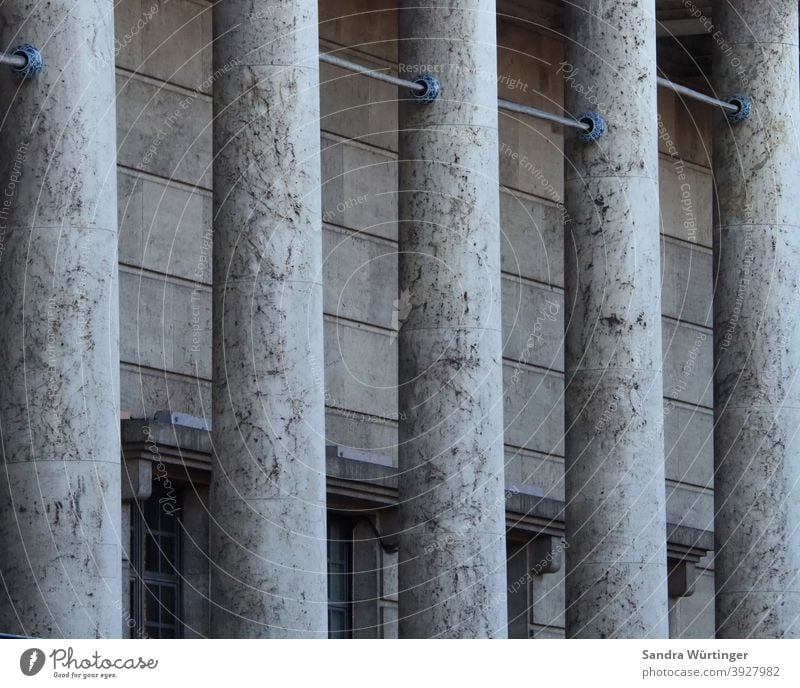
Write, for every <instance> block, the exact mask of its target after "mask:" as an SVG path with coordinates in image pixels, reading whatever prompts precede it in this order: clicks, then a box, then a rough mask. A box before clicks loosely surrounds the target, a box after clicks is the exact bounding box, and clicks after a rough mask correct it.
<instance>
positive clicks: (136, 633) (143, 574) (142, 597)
mask: <svg viewBox="0 0 800 688" xmlns="http://www.w3.org/2000/svg"><path fill="white" fill-rule="evenodd" d="M179 502H180V494H179V493H176V491H175V488H174V487H173V486H172V485H169V486H168V487H167V488H166V489H165V487H164V485H162V482H161V481H158V480H154V481H153V494H152V496H151V497H150V498H149V499H147V500H146V501H144V502H137V503H135V504H134V505H133V507H132V513H131V550H130V551H131V580H130V608H131V619H132V623H131V624H129V625H130V626H131V638H180V637H181V635H182V630H183V629H182V625H181V621H180V611H181V609H180V600H181V585H180V581H181V561H180V551H181V537H180V531H181V528H180V521H179V517H178V514H179V513H180V503H179Z"/></svg>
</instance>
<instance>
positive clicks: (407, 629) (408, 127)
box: [399, 0, 507, 638]
mask: <svg viewBox="0 0 800 688" xmlns="http://www.w3.org/2000/svg"><path fill="white" fill-rule="evenodd" d="M400 7H401V9H400V13H399V14H400V17H399V20H400V32H399V33H400V37H401V40H400V43H399V51H400V65H401V68H402V69H403V70H404V71H405V73H406V74H409V70H410V73H411V74H413V72H416V71H419V72H426V71H427V72H431V73H434V74H435V75H436V76H438V77H439V79H440V80H441V87H442V92H441V96H440V97H439V99H438V100H436V101H434V102H433V103H429V104H420V103H418V102H414V101H413V100H406V101H404V102H401V105H400V125H399V126H400V170H399V178H400V181H399V185H400V199H399V214H400V260H399V270H400V285H399V286H400V292H401V294H403V293H405V294H407V295H408V297H409V301H410V303H411V305H412V308H411V312H410V313H409V315H408V318H407V319H406V320H405V322H404V323H403V324H402V327H401V330H400V335H399V365H400V373H399V377H400V394H399V409H400V455H399V460H400V499H401V504H400V509H401V523H402V530H401V537H400V566H399V587H400V590H399V614H400V622H399V624H400V635H401V637H406V638H420V637H469V638H475V637H505V636H506V634H507V628H506V626H507V621H506V618H507V612H506V597H505V590H506V565H505V504H504V493H503V418H502V347H501V331H500V227H499V189H498V133H497V80H496V71H497V66H496V65H497V58H496V40H495V3H494V0H480V1H478V2H466V1H465V0H447V1H445V2H442V1H441V0H439V1H438V2H419V1H418V0H413V1H412V0H408V2H404V3H401V5H400ZM404 7H408V9H404ZM417 67H418V69H417ZM401 97H404V98H407V97H408V95H407V94H405V93H404V94H401Z"/></svg>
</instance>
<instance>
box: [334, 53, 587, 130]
mask: <svg viewBox="0 0 800 688" xmlns="http://www.w3.org/2000/svg"><path fill="white" fill-rule="evenodd" d="M319 59H320V61H321V62H327V63H328V64H331V65H335V66H336V67H341V68H342V69H347V70H349V71H351V72H356V73H358V74H363V75H364V76H368V77H370V78H372V79H377V80H378V81H383V82H385V83H387V84H392V85H394V86H399V87H401V88H407V89H409V90H411V91H412V92H413V93H417V94H422V93H424V92H425V91H426V89H427V87H426V86H425V85H424V84H422V83H419V82H417V81H411V80H410V79H403V78H402V77H397V76H392V75H391V74H386V73H385V72H382V71H380V70H379V69H372V68H370V67H365V66H364V65H360V64H358V63H357V62H352V61H350V60H345V59H344V58H341V57H337V56H336V55H332V54H331V53H320V56H319ZM497 106H498V107H499V108H501V109H503V110H508V111H509V112H517V113H519V114H521V115H529V116H531V117H536V118H537V119H543V120H547V121H549V122H555V123H556V124H561V125H563V126H565V127H574V128H575V129H580V130H582V131H586V130H588V129H590V128H591V125H589V124H586V123H585V122H579V121H578V120H575V119H573V118H571V117H563V116H561V115H556V114H553V113H552V112H547V111H545V110H540V109H538V108H535V107H530V106H529V105H521V104H519V103H514V102H512V101H510V100H503V99H502V98H501V99H499V100H498V101H497Z"/></svg>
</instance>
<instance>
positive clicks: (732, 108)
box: [657, 77, 741, 114]
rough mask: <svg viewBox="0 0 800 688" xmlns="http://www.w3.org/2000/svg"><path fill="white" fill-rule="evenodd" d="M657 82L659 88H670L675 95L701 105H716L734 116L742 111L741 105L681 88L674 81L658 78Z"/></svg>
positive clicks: (687, 88) (685, 87)
mask: <svg viewBox="0 0 800 688" xmlns="http://www.w3.org/2000/svg"><path fill="white" fill-rule="evenodd" d="M657 81H658V85H659V86H663V87H664V88H668V89H670V90H671V91H675V93H680V94H681V95H682V96H686V97H687V98H693V99H694V100H699V101H700V102H701V103H708V104H709V105H716V106H717V107H721V108H722V109H723V110H727V111H728V112H732V113H733V114H736V113H738V112H739V110H740V109H741V106H740V105H735V104H734V103H731V102H730V101H727V100H720V99H719V98H714V97H713V96H708V95H706V94H705V93H700V91H695V90H694V89H693V88H689V87H688V86H681V85H680V84H676V83H675V82H674V81H670V80H669V79H665V78H663V77H658V79H657Z"/></svg>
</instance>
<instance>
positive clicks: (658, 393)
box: [564, 0, 668, 638]
mask: <svg viewBox="0 0 800 688" xmlns="http://www.w3.org/2000/svg"><path fill="white" fill-rule="evenodd" d="M654 12H655V3H654V1H653V0H644V1H643V2H636V3H632V4H628V5H625V6H623V5H621V4H614V5H610V4H609V3H606V2H602V1H601V0H582V1H581V2H577V3H575V4H574V5H573V6H572V7H571V8H570V7H568V8H567V15H566V23H565V25H566V26H567V27H569V31H570V35H569V40H568V42H567V52H566V61H567V63H568V65H569V68H568V70H567V71H568V76H569V77H570V78H568V79H567V80H566V84H565V89H566V93H567V96H566V106H567V110H568V111H569V112H571V113H574V114H578V113H580V112H582V111H584V110H592V109H596V107H594V103H593V102H592V99H590V98H587V97H585V96H584V95H583V93H585V92H586V89H588V87H589V86H590V85H591V86H592V87H594V89H595V92H596V93H599V94H602V96H603V105H604V107H603V112H602V115H603V117H605V118H606V121H607V122H608V128H607V132H606V134H605V136H604V137H603V138H602V139H601V140H600V141H599V142H598V143H596V144H593V145H586V144H584V143H582V142H580V141H579V140H578V138H577V137H576V136H574V134H573V135H571V136H568V137H567V143H566V155H567V159H568V160H569V161H570V167H569V168H568V169H567V171H566V172H565V188H566V205H567V211H568V218H569V221H568V223H567V226H566V232H565V268H564V271H565V287H566V293H565V310H566V312H565V323H566V341H565V365H566V373H565V375H566V391H565V425H566V452H565V456H566V482H565V490H566V515H565V522H566V526H565V527H566V539H567V542H568V543H569V549H568V550H567V552H566V633H567V635H568V636H570V637H582V638H609V637H613V638H624V637H633V638H660V637H666V636H667V633H668V627H667V612H668V609H667V589H666V549H665V542H664V535H663V534H664V529H665V495H664V462H663V446H664V443H663V412H662V372H661V294H660V276H661V270H660V256H659V253H660V251H659V217H658V204H657V197H658V148H657V145H658V144H657V136H658V131H657V122H656V83H655V78H656V70H655V58H656V47H655V21H654ZM579 85H583V89H580V88H578V86H579ZM595 100H596V99H595Z"/></svg>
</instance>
